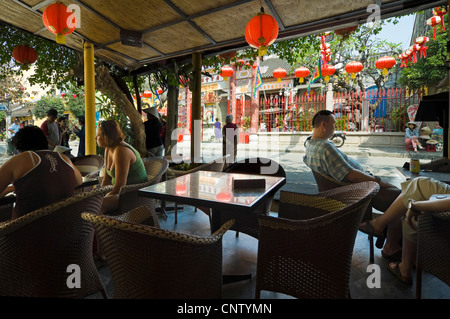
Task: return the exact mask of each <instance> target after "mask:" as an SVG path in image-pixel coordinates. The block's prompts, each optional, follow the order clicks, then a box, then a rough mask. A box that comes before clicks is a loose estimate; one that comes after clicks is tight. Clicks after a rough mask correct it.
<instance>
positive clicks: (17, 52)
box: [12, 44, 37, 69]
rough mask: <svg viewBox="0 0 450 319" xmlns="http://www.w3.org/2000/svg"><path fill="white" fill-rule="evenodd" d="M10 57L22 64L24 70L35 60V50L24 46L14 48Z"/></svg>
mask: <svg viewBox="0 0 450 319" xmlns="http://www.w3.org/2000/svg"><path fill="white" fill-rule="evenodd" d="M12 55H13V58H14V60H16V61H17V62H19V63H20V64H22V65H23V67H24V68H25V69H27V68H28V65H30V64H33V63H34V62H36V60H37V53H36V50H34V49H33V48H32V47H29V46H28V45H26V44H23V45H18V46H16V47H15V48H14V49H13V52H12Z"/></svg>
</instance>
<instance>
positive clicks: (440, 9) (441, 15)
mask: <svg viewBox="0 0 450 319" xmlns="http://www.w3.org/2000/svg"><path fill="white" fill-rule="evenodd" d="M446 14H447V7H446V6H440V7H436V8H434V9H433V15H434V16H438V17H439V18H441V31H445V23H444V15H446Z"/></svg>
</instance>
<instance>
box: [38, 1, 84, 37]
mask: <svg viewBox="0 0 450 319" xmlns="http://www.w3.org/2000/svg"><path fill="white" fill-rule="evenodd" d="M71 16H72V17H71ZM71 18H72V19H71ZM42 21H43V22H44V25H45V27H46V28H47V29H48V30H49V31H50V32H52V33H54V34H56V43H58V44H65V43H66V39H65V35H67V34H70V33H72V32H73V31H75V28H76V18H75V15H74V14H73V13H72V12H70V11H68V10H67V7H66V6H65V5H63V4H62V3H60V2H57V3H54V4H51V5H49V6H48V7H46V8H45V10H44V12H43V14H42Z"/></svg>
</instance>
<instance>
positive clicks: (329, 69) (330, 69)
mask: <svg viewBox="0 0 450 319" xmlns="http://www.w3.org/2000/svg"><path fill="white" fill-rule="evenodd" d="M320 70H321V72H322V76H323V79H324V81H325V82H328V81H329V80H330V76H332V75H333V74H334V72H336V68H335V67H334V65H330V64H327V65H322V67H321V69H320Z"/></svg>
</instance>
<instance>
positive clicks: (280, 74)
mask: <svg viewBox="0 0 450 319" xmlns="http://www.w3.org/2000/svg"><path fill="white" fill-rule="evenodd" d="M272 75H273V77H274V78H276V79H277V82H281V79H282V78H284V77H285V76H286V75H287V72H286V70H285V69H283V68H276V69H275V70H273V72H272Z"/></svg>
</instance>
